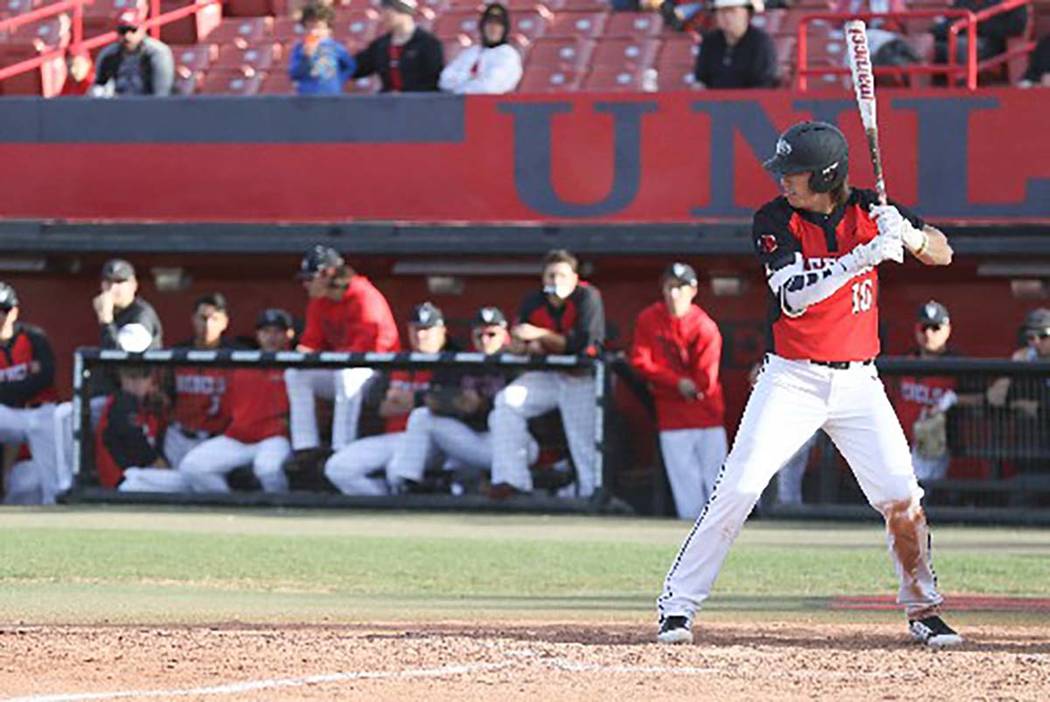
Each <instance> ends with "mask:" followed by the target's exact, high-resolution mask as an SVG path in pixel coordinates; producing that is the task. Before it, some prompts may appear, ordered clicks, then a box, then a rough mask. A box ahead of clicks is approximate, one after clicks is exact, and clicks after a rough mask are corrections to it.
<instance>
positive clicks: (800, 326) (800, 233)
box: [752, 188, 924, 361]
mask: <svg viewBox="0 0 1050 702" xmlns="http://www.w3.org/2000/svg"><path fill="white" fill-rule="evenodd" d="M877 202H878V198H877V196H876V194H875V193H874V192H873V191H871V190H862V189H859V188H854V189H853V190H852V191H851V192H850V195H849V198H848V200H847V201H846V204H844V205H840V206H839V207H836V208H835V210H834V211H833V212H831V214H827V215H824V214H820V213H816V212H809V211H805V210H796V209H795V208H793V207H791V205H789V204H788V201H787V199H786V198H784V197H778V198H777V199H775V200H773V201H772V202H769V203H767V204H766V205H763V206H762V208H761V209H759V210H758V212H756V213H755V219H754V227H753V230H752V235H753V239H754V246H755V251H756V253H757V254H758V257H759V259H760V260H761V261H762V263H763V264H764V265H765V266H766V271H767V274H769V275H772V274H773V273H775V272H776V271H778V270H780V269H782V268H784V267H785V266H789V265H791V264H793V263H794V261H795V257H796V255H800V256H801V259H802V263H803V266H804V269H805V270H806V271H814V272H816V271H819V270H821V269H822V268H824V267H825V266H827V265H829V264H830V263H832V262H834V261H835V260H836V259H838V258H840V257H842V256H844V255H845V254H847V253H849V252H850V251H852V250H853V249H854V247H856V246H859V245H861V244H866V243H868V242H869V241H871V240H872V239H874V238H875V236H876V235H877V234H878V227H877V226H876V224H875V221H874V220H873V219H872V218H871V216H870V215H869V214H868V208H869V207H870V206H871V205H872V204H875V203H877ZM893 204H894V205H895V206H896V207H897V209H898V210H900V212H901V214H902V215H903V216H904V217H905V218H907V219H908V220H909V221H910V222H911V223H912V225H913V226H915V227H917V228H919V229H921V228H922V227H923V226H924V223H923V221H922V220H921V219H920V218H919V217H917V216H916V215H914V214H913V213H911V212H909V211H908V210H906V209H905V208H903V207H901V206H900V205H897V204H896V203H893ZM878 295H879V277H878V272H877V270H876V269H874V268H872V269H871V270H868V271H865V272H862V273H858V274H857V275H856V276H855V277H854V278H853V279H852V280H850V281H849V282H848V283H847V284H845V285H843V286H842V287H841V288H839V289H838V290H836V291H835V293H834V294H832V295H831V296H830V297H828V298H826V299H824V300H821V301H820V302H818V303H815V304H813V305H811V306H810V307H808V308H807V309H806V310H805V312H804V313H803V314H801V315H799V316H797V317H790V316H788V315H786V314H784V313H783V310H782V309H781V305H780V301H779V300H778V299H775V300H774V301H773V308H772V312H771V317H772V322H771V324H772V328H773V335H772V336H773V352H774V353H776V354H777V355H778V356H781V357H783V358H791V359H808V360H811V361H865V360H868V359H870V358H874V357H875V356H877V355H878V353H879V334H878V327H879V304H878Z"/></svg>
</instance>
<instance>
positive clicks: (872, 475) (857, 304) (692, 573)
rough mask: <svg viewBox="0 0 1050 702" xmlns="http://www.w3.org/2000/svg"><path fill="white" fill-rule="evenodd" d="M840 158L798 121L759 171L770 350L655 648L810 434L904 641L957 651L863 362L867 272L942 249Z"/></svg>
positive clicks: (674, 576)
mask: <svg viewBox="0 0 1050 702" xmlns="http://www.w3.org/2000/svg"><path fill="white" fill-rule="evenodd" d="M847 158H848V150H847V146H846V140H845V138H844V137H843V135H842V133H841V132H840V131H839V130H838V129H837V128H836V127H834V126H833V125H830V124H826V123H822V122H804V123H801V124H797V125H795V126H793V127H791V128H790V129H788V130H787V131H786V132H784V134H783V135H781V137H780V139H779V141H778V142H777V148H776V154H775V155H774V156H773V158H771V159H770V160H768V161H766V163H765V167H766V168H767V169H768V170H769V171H770V172H771V173H773V174H774V175H775V176H777V177H778V178H779V182H780V185H781V188H782V189H783V193H784V194H783V196H781V197H778V198H777V199H775V200H773V201H772V202H770V203H768V204H766V205H764V206H763V207H762V208H761V209H759V211H758V212H757V213H756V214H755V218H754V229H753V236H754V244H755V249H756V252H757V254H758V256H759V259H760V260H761V262H762V263H763V265H764V266H765V270H766V275H767V279H768V283H769V288H770V291H771V292H772V295H773V297H774V299H775V306H774V311H773V315H772V332H773V350H772V353H770V354H768V355H767V357H766V361H765V366H764V368H763V369H762V371H761V373H760V375H759V378H758V382H757V383H756V385H755V388H754V390H753V391H752V393H751V397H750V398H749V400H748V403H747V407H746V409H745V410H744V416H743V418H742V419H741V422H740V427H739V430H738V432H737V436H736V440H735V441H734V443H733V449H732V451H731V452H730V454H729V456H728V458H727V459H726V462H725V465H724V466H723V467H722V471H721V472H720V474H719V477H718V480H717V482H716V483H715V488H714V492H713V493H712V495H711V498H710V499H709V500H708V502H707V505H706V506H705V507H704V510H703V512H701V514H700V517H699V518H698V519H697V520H696V523H695V525H694V526H693V529H692V531H691V532H690V533H689V535H688V537H686V539H685V542H684V543H683V545H682V548H681V550H680V551H679V553H678V555H677V557H676V558H675V560H674V563H673V564H672V565H671V569H670V571H669V572H668V574H667V579H666V581H665V583H664V590H663V593H662V594H661V595H660V597H659V599H658V601H657V606H658V609H659V614H660V629H659V634H658V639H659V641H661V642H664V643H678V642H690V641H692V640H693V631H692V621H693V617H694V615H695V614H696V612H697V610H698V609H699V608H700V606H701V605H702V603H703V602H704V600H706V599H707V597H708V596H709V595H710V592H711V588H712V586H713V585H714V582H715V579H716V578H717V576H718V571H719V570H720V568H721V567H722V562H723V561H724V559H725V557H726V555H727V554H728V552H729V548H730V546H731V545H732V543H733V541H734V539H735V538H736V536H737V534H738V533H739V531H740V528H741V527H742V526H743V524H744V521H745V520H746V519H747V516H748V514H749V513H750V512H751V509H752V508H753V507H754V505H755V503H756V501H757V500H758V498H759V495H760V494H761V493H762V491H763V489H764V488H765V487H766V485H767V484H768V483H769V481H770V480H771V479H772V477H773V476H774V475H775V474H776V473H777V471H778V470H780V468H781V467H782V466H783V465H784V463H785V462H786V461H787V460H788V459H789V458H790V457H791V456H792V455H793V454H794V453H795V452H796V451H798V449H799V448H800V447H801V446H802V443H803V442H804V441H806V440H807V439H808V438H809V437H810V436H812V434H813V432H815V431H816V430H817V429H823V430H824V431H825V432H826V433H827V434H828V436H830V437H831V439H832V441H834V443H835V445H836V446H837V447H838V450H839V451H840V452H841V453H842V455H843V456H844V457H845V459H846V460H847V462H848V463H849V465H850V468H851V469H852V470H853V473H854V475H856V476H857V480H858V481H859V483H860V486H861V488H862V490H863V491H864V494H865V496H866V497H867V499H868V501H869V502H870V503H871V505H872V506H873V507H874V508H875V509H877V510H878V511H879V512H881V513H882V515H883V516H884V518H885V520H886V534H887V541H888V543H889V550H890V556H891V558H892V560H893V563H894V566H895V568H896V571H897V575H898V578H899V581H900V589H899V592H898V596H897V599H898V602H899V603H900V604H901V605H903V606H904V608H905V610H906V614H907V618H908V625H909V631H910V633H911V635H912V636H913V637H914V638H915V639H917V640H918V641H921V642H924V643H925V644H927V645H930V646H951V645H955V644H958V643H960V642H961V641H962V638H961V637H960V636H959V635H958V634H957V633H956V632H955V631H953V630H952V629H951V627H949V626H948V625H947V624H946V623H945V622H944V620H943V619H941V617H940V616H939V608H940V605H941V603H942V601H943V598H942V597H941V595H940V594H939V593H938V592H937V587H936V579H935V577H934V573H933V569H932V567H931V563H930V552H929V543H930V540H929V533H928V530H927V526H926V517H925V514H924V513H923V509H922V505H921V499H922V495H923V492H922V489H921V488H920V487H919V485H918V482H917V481H916V479H915V473H914V470H913V468H912V463H911V452H910V451H909V449H908V442H907V441H906V440H905V438H904V432H903V431H902V430H901V425H900V422H898V421H897V417H896V415H895V414H894V411H893V408H892V406H891V405H890V402H889V400H888V399H887V397H886V392H885V389H884V387H883V385H882V382H881V381H880V380H879V377H878V374H877V373H876V370H875V367H874V364H873V360H874V358H875V356H876V355H877V354H878V353H879V339H878V334H877V328H878V274H877V272H876V271H877V267H878V266H879V264H881V263H883V262H886V261H895V262H897V263H900V262H902V261H903V259H904V250H905V249H908V250H909V251H910V252H911V253H912V254H913V255H915V256H916V257H917V258H918V259H919V260H921V261H922V262H923V263H925V264H927V265H947V264H948V263H950V262H951V256H952V250H951V247H950V246H949V245H948V241H947V239H946V238H945V236H944V235H943V234H942V233H941V232H940V231H938V230H937V229H935V228H933V227H931V226H929V225H926V224H924V223H923V222H922V220H920V219H919V218H918V217H917V216H915V215H913V214H911V213H910V212H907V211H906V210H904V209H903V208H901V207H900V206H897V205H893V204H889V205H879V204H878V202H877V198H876V196H875V194H874V193H873V192H870V191H867V190H860V189H855V188H851V187H850V186H849V185H848V184H847V182H846V174H847V163H848V161H847Z"/></svg>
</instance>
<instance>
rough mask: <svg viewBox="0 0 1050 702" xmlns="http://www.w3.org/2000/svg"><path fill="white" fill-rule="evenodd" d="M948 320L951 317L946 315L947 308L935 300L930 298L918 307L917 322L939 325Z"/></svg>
mask: <svg viewBox="0 0 1050 702" xmlns="http://www.w3.org/2000/svg"><path fill="white" fill-rule="evenodd" d="M949 321H951V318H950V317H949V315H948V308H947V307H945V306H944V305H942V304H941V303H939V302H937V301H936V300H930V301H929V302H927V303H926V304H924V305H922V306H921V307H919V324H923V325H926V324H929V325H931V326H934V325H935V326H940V325H942V324H945V323H947V322H949Z"/></svg>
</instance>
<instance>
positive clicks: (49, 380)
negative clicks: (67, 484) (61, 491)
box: [0, 283, 58, 505]
mask: <svg viewBox="0 0 1050 702" xmlns="http://www.w3.org/2000/svg"><path fill="white" fill-rule="evenodd" d="M18 315H19V302H18V295H17V293H16V292H15V289H14V288H13V287H11V286H10V285H8V284H7V283H0V351H2V353H0V442H2V443H3V444H4V448H5V449H7V451H5V455H4V463H3V487H4V494H3V501H4V504H9V505H11V504H20V505H26V504H41V503H47V502H54V492H55V489H54V486H53V484H54V483H55V480H56V477H57V475H56V471H57V466H55V465H54V460H53V458H52V457H53V456H54V451H55V446H54V442H55V439H54V425H53V423H52V418H53V412H54V403H55V402H56V401H57V399H58V393H57V392H56V391H55V384H54V383H55V355H54V352H53V351H52V350H51V342H50V341H48V338H47V335H46V334H45V333H44V330H43V329H40V328H39V327H35V326H32V325H29V324H24V323H22V322H20V321H18ZM27 448H28V451H27V450H26V449H27ZM8 459H12V460H8ZM9 464H10V465H9Z"/></svg>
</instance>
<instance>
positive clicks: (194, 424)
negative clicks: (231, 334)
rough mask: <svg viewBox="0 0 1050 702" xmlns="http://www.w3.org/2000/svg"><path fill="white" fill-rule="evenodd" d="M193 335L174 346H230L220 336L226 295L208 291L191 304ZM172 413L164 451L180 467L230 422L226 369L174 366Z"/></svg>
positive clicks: (225, 314) (225, 318)
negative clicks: (194, 450)
mask: <svg viewBox="0 0 1050 702" xmlns="http://www.w3.org/2000/svg"><path fill="white" fill-rule="evenodd" d="M190 322H191V324H192V325H193V338H192V339H188V340H186V341H184V342H182V343H179V344H176V345H175V348H177V349H196V350H201V351H211V350H216V349H223V348H229V347H230V346H231V344H229V343H227V341H226V338H225V337H224V336H223V335H224V334H225V333H226V329H227V327H229V325H230V317H229V311H228V309H227V304H226V296H225V295H223V294H222V293H210V294H208V295H202V296H201V297H199V298H197V300H196V302H194V304H193V315H192V317H191V318H190ZM174 376H175V378H174V380H175V386H174V388H172V393H173V395H174V412H173V414H174V416H173V418H172V422H171V424H170V425H169V426H168V430H167V431H166V432H165V433H164V455H165V456H167V458H168V460H169V461H170V462H171V465H172V466H173V467H175V468H178V467H179V464H181V463H182V459H183V458H184V457H185V456H186V454H187V453H189V452H190V450H191V449H193V447H195V446H199V445H200V444H201V443H202V442H204V441H206V440H207V439H210V438H211V437H213V436H218V435H219V434H221V433H222V431H223V429H225V428H226V425H227V424H229V423H230V409H229V407H228V406H227V403H226V383H227V380H228V377H229V369H227V368H216V367H213V366H177V367H176V368H175V370H174Z"/></svg>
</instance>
